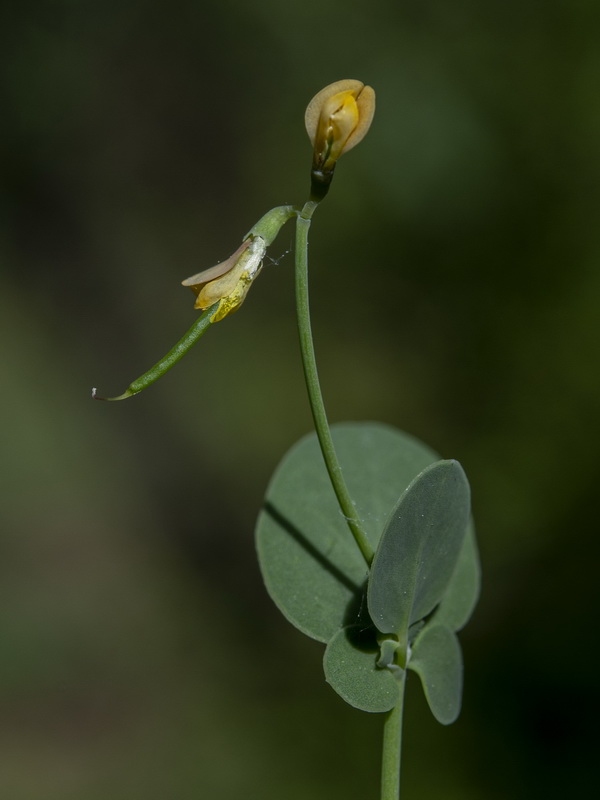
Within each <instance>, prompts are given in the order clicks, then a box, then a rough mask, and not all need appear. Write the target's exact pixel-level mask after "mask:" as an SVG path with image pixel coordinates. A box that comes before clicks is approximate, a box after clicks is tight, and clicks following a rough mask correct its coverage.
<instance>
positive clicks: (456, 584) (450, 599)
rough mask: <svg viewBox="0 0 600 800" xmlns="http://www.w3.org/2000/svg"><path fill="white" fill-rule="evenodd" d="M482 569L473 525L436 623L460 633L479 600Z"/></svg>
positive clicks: (437, 612) (469, 529)
mask: <svg viewBox="0 0 600 800" xmlns="http://www.w3.org/2000/svg"><path fill="white" fill-rule="evenodd" d="M480 588H481V566H480V563H479V553H478V551H477V542H476V541H475V528H474V527H473V522H471V523H470V524H469V527H468V528H467V535H466V536H465V540H464V542H463V546H462V548H461V550H460V554H459V556H458V561H457V564H456V567H455V569H454V572H453V574H452V577H451V578H450V583H449V584H448V588H447V589H446V591H445V593H444V596H443V597H442V600H441V602H440V604H439V606H438V608H437V609H436V610H435V614H434V616H433V620H434V621H435V622H439V623H440V625H445V626H446V627H447V628H450V630H451V631H459V630H460V629H461V628H463V627H464V626H465V625H466V624H467V622H468V621H469V619H470V617H471V614H472V613H473V609H474V608H475V606H476V605H477V600H478V599H479V591H480Z"/></svg>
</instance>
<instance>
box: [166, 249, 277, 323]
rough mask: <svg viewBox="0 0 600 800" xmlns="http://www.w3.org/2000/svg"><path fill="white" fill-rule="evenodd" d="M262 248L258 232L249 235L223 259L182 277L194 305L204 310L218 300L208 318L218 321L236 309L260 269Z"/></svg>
mask: <svg viewBox="0 0 600 800" xmlns="http://www.w3.org/2000/svg"><path fill="white" fill-rule="evenodd" d="M266 249H267V244H266V242H265V240H264V239H263V238H262V236H252V237H250V238H248V239H246V240H245V241H244V242H243V243H242V244H241V245H240V247H238V249H237V250H236V251H235V253H233V255H231V256H230V257H229V258H228V259H226V260H225V261H221V262H220V263H219V264H216V265H215V266H214V267H210V268H209V269H205V270H203V271H202V272H198V273H197V274H196V275H192V277H191V278H186V280H184V281H182V285H183V286H189V287H190V289H191V290H192V291H193V292H194V294H195V295H196V303H195V305H194V308H199V309H202V310H203V311H204V310H205V309H207V308H210V307H211V306H212V305H214V304H215V303H218V304H219V305H218V307H217V309H216V311H215V313H214V314H213V316H212V317H211V322H219V321H220V320H222V319H223V318H224V317H226V316H227V315H228V314H231V313H232V312H233V311H237V309H238V308H239V307H240V306H241V305H242V303H243V302H244V300H245V298H246V295H247V294H248V290H249V289H250V286H252V283H253V282H254V280H255V278H256V277H257V276H258V274H259V272H260V270H261V269H262V263H263V258H264V256H265V252H266Z"/></svg>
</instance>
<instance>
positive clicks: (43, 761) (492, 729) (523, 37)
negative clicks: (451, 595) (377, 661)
mask: <svg viewBox="0 0 600 800" xmlns="http://www.w3.org/2000/svg"><path fill="white" fill-rule="evenodd" d="M599 23H600V6H599V5H598V3H597V2H594V0H589V1H587V2H586V0H556V2H547V1H546V2H542V0H486V1H485V2H481V0H419V1H417V0H402V1H401V2H398V0H371V2H368V3H358V2H352V0H346V1H345V2H342V0H328V2H327V3H322V2H321V3H320V2H315V0H305V1H304V2H303V3H302V4H297V3H283V2H281V0H257V2H255V3H244V2H241V0H222V1H221V2H220V3H218V4H217V3H216V2H201V1H200V0H170V2H168V3H166V2H158V1H157V0H148V1H147V2H128V1H127V0H119V1H117V0H102V2H100V0H97V1H95V2H94V1H92V0H89V1H87V2H86V0H18V1H17V0H5V2H4V3H3V4H2V10H1V11H0V63H1V64H2V70H1V89H0V91H1V103H0V105H1V108H2V117H1V119H2V122H1V141H2V156H1V157H2V183H1V197H0V203H1V212H0V225H1V228H0V259H1V270H0V298H1V300H0V302H1V305H2V311H1V314H0V326H1V336H0V363H1V364H2V390H1V392H0V409H1V419H2V428H1V431H2V432H1V470H2V473H1V484H2V489H1V491H2V503H1V507H0V519H1V533H0V555H1V560H0V597H1V602H0V797H2V798H6V800H105V799H106V798H108V797H110V798H112V799H113V800H138V799H139V800H142V799H143V800H164V798H178V800H188V799H189V800H192V798H194V799H195V798H205V797H210V798H213V799H214V800H229V799H230V798H237V797H244V798H246V800H259V799H260V800H269V798H276V797H277V798H279V797H285V798H286V799H287V800H300V799H301V798H302V799H304V798H307V797H311V798H314V799H315V800H320V799H321V798H327V799H328V800H336V798H340V799H341V798H361V800H362V798H376V797H377V796H378V781H379V753H380V738H381V724H382V718H381V717H380V716H377V715H367V714H362V713H360V712H358V711H354V710H353V709H351V708H349V707H347V706H345V705H344V703H343V702H342V701H341V700H339V699H338V697H337V696H336V695H335V694H334V693H333V692H332V691H331V690H330V689H329V687H328V686H327V685H326V684H325V683H324V679H323V675H322V670H321V665H320V662H321V657H322V651H323V648H322V646H321V645H319V644H317V643H315V642H311V641H310V640H308V639H305V638H304V637H303V636H302V635H301V634H299V633H298V632H297V631H295V630H294V629H293V628H291V627H289V626H288V624H287V623H286V622H285V621H284V619H283V617H281V616H280V614H279V613H278V611H277V610H276V609H275V607H274V606H272V605H271V603H270V601H269V599H268V598H267V596H266V593H265V591H264V589H263V587H262V585H261V580H260V575H259V572H258V568H257V564H256V559H255V554H254V544H253V525H254V520H255V517H256V514H257V511H258V509H259V506H260V502H261V498H262V494H263V491H264V489H265V486H266V483H267V481H268V479H269V476H270V474H271V472H272V471H273V469H274V467H275V466H276V464H277V462H278V461H279V459H280V458H281V456H282V455H283V453H284V452H285V451H286V450H287V448H288V447H289V446H290V445H291V444H292V443H293V442H294V441H295V440H296V439H297V438H298V437H299V436H301V435H303V434H304V433H306V432H307V431H308V430H310V427H311V423H310V418H309V413H308V410H307V403H306V400H305V393H304V387H303V383H302V379H301V372H300V365H299V359H298V354H297V342H296V332H295V327H294V325H295V323H294V316H293V314H294V311H293V294H292V256H291V255H290V254H288V255H284V254H285V251H286V250H288V249H289V248H290V247H291V242H292V227H291V226H290V227H289V228H285V229H284V230H283V232H282V234H281V236H280V238H279V239H278V240H277V242H276V243H275V245H274V246H273V248H272V249H271V255H272V256H273V257H274V258H275V259H278V258H279V257H280V256H282V255H283V258H281V261H280V262H279V264H278V265H272V266H271V265H267V267H266V268H265V270H264V271H263V274H262V276H261V278H260V280H259V281H258V282H257V284H256V286H255V287H254V288H253V289H252V292H251V294H250V297H249V300H248V301H247V303H246V305H245V306H244V309H243V310H242V312H241V313H239V314H237V315H235V316H234V317H232V318H230V319H228V320H227V321H226V322H225V323H223V324H221V325H219V326H218V327H217V328H215V329H213V330H211V331H210V332H209V334H208V335H207V336H206V337H205V338H204V339H203V340H202V342H201V343H200V344H199V345H198V346H197V347H196V349H195V350H194V351H193V352H192V353H191V354H190V355H189V356H188V357H187V358H186V359H185V360H184V361H183V362H182V363H181V364H180V365H179V366H177V367H176V369H175V370H174V371H173V372H171V373H169V375H168V376H167V377H166V378H164V379H163V380H162V381H161V382H160V383H158V384H157V385H156V386H154V387H153V388H151V389H150V390H148V391H147V392H146V393H144V394H142V395H140V396H139V397H137V398H134V399H133V400H129V401H126V402H124V403H121V404H114V405H113V404H101V403H93V402H92V401H91V400H90V396H89V394H90V389H91V387H92V386H97V387H98V388H99V391H100V393H101V394H117V393H119V392H120V391H122V390H123V389H124V388H125V386H126V385H127V384H128V383H129V382H130V381H131V380H132V379H133V378H135V377H137V375H138V374H139V373H141V372H143V371H144V370H145V369H146V368H148V367H149V366H150V365H151V364H152V363H154V361H156V360H157V359H158V358H159V357H160V356H162V355H163V353H164V352H166V350H167V349H168V348H169V347H170V346H171V345H172V344H173V343H174V342H175V341H176V340H177V339H178V338H179V336H180V335H181V334H182V333H183V332H184V331H185V330H186V329H187V328H188V327H189V325H190V324H191V322H192V321H193V320H194V318H195V313H196V312H194V311H193V309H192V304H193V297H192V295H191V293H189V292H187V291H185V290H183V289H182V288H181V287H179V282H180V281H181V280H182V279H183V278H185V277H187V276H188V275H190V274H192V273H194V272H197V271H198V270H200V269H202V268H205V267H208V266H210V265H212V264H213V263H215V262H216V261H219V260H221V259H223V258H225V257H226V256H228V255H229V254H230V253H231V252H232V251H233V250H234V249H235V247H237V245H238V243H239V241H240V240H241V237H242V235H243V234H244V233H245V232H246V231H247V230H248V228H249V227H250V226H251V225H252V224H253V223H254V222H255V221H256V220H257V219H258V218H259V217H260V216H261V215H262V214H263V213H264V212H265V211H266V210H268V209H269V208H271V207H272V206H275V205H279V204H282V203H299V202H302V201H303V199H304V198H305V195H306V191H307V189H308V170H309V164H310V146H309V143H308V140H307V138H306V134H305V132H304V126H303V113H304V108H305V105H306V103H307V102H308V101H309V99H310V98H311V97H312V95H313V94H314V93H316V92H317V91H318V90H319V89H320V88H322V87H323V86H324V85H326V84H327V83H330V82H332V81H334V80H338V79H340V78H345V77H352V78H358V79H360V80H363V81H365V82H367V83H369V84H371V85H372V86H373V87H375V89H376V91H377V97H378V110H377V114H376V117H375V122H374V125H373V128H372V129H371V132H370V133H369V136H368V137H367V139H366V140H365V142H364V143H363V144H362V145H361V146H360V147H359V148H357V150H355V151H354V152H353V153H352V154H351V155H348V156H347V157H345V158H344V159H343V160H342V162H341V163H340V165H339V166H338V170H337V173H336V178H335V181H334V183H333V187H332V190H331V192H330V195H329V197H328V198H327V199H326V201H325V202H324V203H323V205H322V207H321V208H320V209H319V211H318V213H317V215H316V217H315V221H314V225H313V230H312V234H311V237H312V238H311V280H312V292H313V300H312V304H313V317H314V328H315V337H316V342H317V349H318V356H319V359H320V368H321V373H322V382H323V388H324V392H325V396H326V400H327V403H328V407H329V411H330V416H331V419H332V420H333V421H335V420H342V419H351V420H355V419H356V420H358V419H379V420H382V421H385V422H388V423H390V424H392V425H396V426H397V427H400V428H403V429H405V430H408V431H410V432H411V433H413V434H415V435H417V436H419V437H420V438H422V439H424V440H425V441H426V442H428V443H429V444H430V445H432V446H433V447H435V448H436V449H437V450H438V451H439V452H440V453H442V454H443V455H444V456H445V457H455V458H458V459H459V460H460V461H461V462H462V464H463V465H464V467H465V468H466V470H467V473H468V475H469V477H470V479H471V483H472V487H473V493H474V511H475V515H476V522H477V527H478V531H479V536H480V546H481V551H482V559H483V565H484V570H485V583H484V593H483V596H482V600H481V604H480V606H479V610H478V612H477V613H476V616H475V617H474V619H473V621H472V622H471V623H470V625H469V626H468V627H467V628H466V629H465V631H464V632H463V634H462V635H461V640H462V643H463V647H464V652H465V660H466V685H465V699H464V710H463V714H462V716H461V718H460V719H459V721H458V722H457V723H456V724H455V725H454V726H452V727H451V728H448V729H445V728H441V727H440V726H438V725H437V723H435V722H434V720H433V718H432V717H431V716H430V715H429V713H428V711H427V709H426V707H425V704H424V701H423V700H422V698H421V693H420V689H419V688H418V686H417V684H416V682H415V681H414V679H413V681H411V683H410V685H409V700H408V709H407V717H406V723H405V724H406V735H405V753H404V765H403V787H404V794H405V797H406V800H411V798H419V799H420V800H429V799H430V798H431V800H433V799H434V798H436V799H437V798H444V800H453V799H454V798H461V800H479V798H482V799H483V798H485V800H505V799H507V798H538V797H539V798H546V799H547V798H563V797H565V796H570V797H576V796H578V795H583V794H586V795H589V792H590V787H591V786H593V785H594V783H596V781H594V782H593V783H592V780H593V776H595V772H596V769H595V767H596V765H595V763H594V762H595V761H596V759H597V748H598V741H597V735H596V727H595V719H594V704H595V703H597V701H598V691H597V684H598V680H597V672H598V666H597V661H596V659H595V656H594V651H593V644H594V639H595V636H594V634H595V628H596V623H595V617H596V614H597V612H598V596H597V588H596V585H597V584H596V581H597V579H596V574H595V568H596V564H597V560H598V555H599V552H598V545H597V523H596V522H595V519H596V516H597V512H596V507H597V495H598V488H597V486H598V468H597V449H598V441H599V434H600V430H599V427H600V425H599V422H598V417H599V415H598V401H599V399H600V381H599V380H598V362H599V356H600V347H599V336H598V302H599V299H600V271H599V269H598V260H599V256H600V228H599V226H598V211H599V203H598V200H599V196H598V195H599V193H598V178H599V176H600V104H599V101H598V87H599V85H600V47H599V46H598V45H599V36H598V32H599Z"/></svg>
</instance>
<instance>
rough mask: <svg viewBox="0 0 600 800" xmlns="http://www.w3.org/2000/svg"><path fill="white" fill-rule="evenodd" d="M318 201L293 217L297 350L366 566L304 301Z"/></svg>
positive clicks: (369, 556) (367, 554)
mask: <svg viewBox="0 0 600 800" xmlns="http://www.w3.org/2000/svg"><path fill="white" fill-rule="evenodd" d="M317 205H318V203H317V202H315V201H314V200H309V201H308V202H307V203H306V204H305V206H304V208H303V209H302V212H301V213H300V215H299V216H298V219H297V220H296V313H297V317H298V332H299V334H300V350H301V353H302V366H303V367H304V378H305V381H306V388H307V390H308V398H309V401H310V408H311V411H312V415H313V420H314V423H315V430H316V432H317V438H318V440H319V444H320V445H321V452H322V453H323V459H324V460H325V466H326V467H327V472H328V473H329V478H330V479H331V484H332V486H333V490H334V492H335V494H336V497H337V499H338V503H339V504H340V508H341V509H342V513H343V514H344V516H345V518H346V522H347V523H348V527H349V528H350V531H351V533H352V535H353V536H354V539H355V540H356V544H357V545H358V547H359V549H360V552H361V553H362V555H363V558H364V559H365V561H366V562H367V565H370V564H371V562H372V560H373V548H372V547H371V543H370V542H369V539H368V537H367V535H366V533H365V531H364V530H363V527H362V524H361V521H360V519H359V517H358V514H357V512H356V508H355V507H354V503H353V502H352V498H351V497H350V493H349V492H348V488H347V486H346V482H345V480H344V476H343V474H342V468H341V466H340V462H339V461H338V458H337V455H336V452H335V448H334V446H333V439H332V438H331V431H330V429H329V423H328V421H327V414H326V412H325V405H324V403H323V395H322V393H321V387H320V385H319V374H318V372H317V362H316V358H315V348H314V344H313V337H312V330H311V326H310V309H309V301H308V231H309V229H310V222H311V218H312V215H313V213H314V211H315V209H316V207H317Z"/></svg>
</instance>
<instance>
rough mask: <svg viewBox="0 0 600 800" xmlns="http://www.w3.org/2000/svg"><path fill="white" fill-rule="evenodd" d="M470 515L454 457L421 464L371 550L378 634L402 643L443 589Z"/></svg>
mask: <svg viewBox="0 0 600 800" xmlns="http://www.w3.org/2000/svg"><path fill="white" fill-rule="evenodd" d="M469 514H470V491H469V483H468V481H467V478H466V475H465V473H464V471H463V469H462V467H461V466H460V464H459V463H458V462H457V461H438V462H437V463H435V464H432V465H430V466H429V467H426V468H425V469H424V470H423V472H421V473H420V474H419V475H418V477H417V478H415V480H414V481H413V482H412V483H411V484H410V486H409V487H408V488H407V489H406V491H405V492H404V494H403V495H402V497H401V498H400V501H399V502H398V504H397V506H396V508H395V509H394V511H393V513H392V515H391V517H390V519H389V522H388V524H387V526H386V529H385V531H384V533H383V536H382V537H381V542H380V544H379V547H378V549H377V552H376V554H375V558H374V560H373V565H372V568H371V575H370V578H369V587H368V594H367V599H368V608H369V614H370V615H371V619H372V620H373V622H374V624H375V625H376V626H377V628H378V629H379V630H380V631H381V632H382V633H395V634H397V635H398V638H399V640H400V642H402V643H406V642H407V639H408V628H409V627H410V625H412V624H413V623H414V622H418V621H419V620H421V619H423V618H424V617H426V616H427V615H428V614H429V613H431V611H433V609H434V608H435V606H436V605H437V604H438V603H439V602H440V600H441V598H442V596H443V595H444V592H445V591H446V589H447V588H448V585H449V582H450V579H451V577H452V574H453V572H454V569H455V567H456V563H457V560H458V556H459V553H460V550H461V547H462V544H463V540H464V537H465V532H466V529H467V525H468V522H469Z"/></svg>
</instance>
